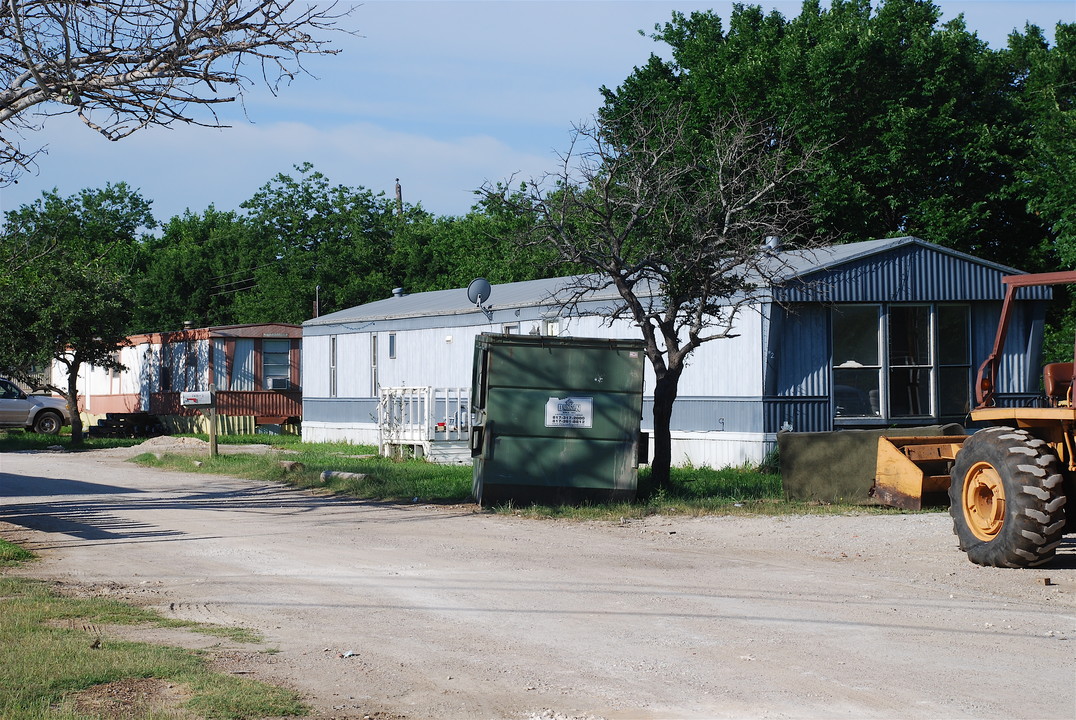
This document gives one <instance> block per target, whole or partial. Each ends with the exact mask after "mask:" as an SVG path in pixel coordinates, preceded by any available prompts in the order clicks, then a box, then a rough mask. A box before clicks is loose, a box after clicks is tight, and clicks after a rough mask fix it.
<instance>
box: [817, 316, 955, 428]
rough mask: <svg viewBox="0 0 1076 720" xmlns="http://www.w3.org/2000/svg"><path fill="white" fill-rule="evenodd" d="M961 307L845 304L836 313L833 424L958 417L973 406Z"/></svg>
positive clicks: (834, 317)
mask: <svg viewBox="0 0 1076 720" xmlns="http://www.w3.org/2000/svg"><path fill="white" fill-rule="evenodd" d="M968 317H969V312H968V307H967V306H966V305H936V304H915V305H913V304H908V305H850V306H845V307H842V308H839V309H835V310H834V311H833V324H832V328H833V400H834V414H835V415H836V416H837V417H838V418H887V419H888V418H892V419H897V418H929V417H940V416H950V417H952V416H959V415H963V414H964V413H966V412H967V411H968V409H969V407H970V393H971V361H970V356H971V351H970V342H969V333H968Z"/></svg>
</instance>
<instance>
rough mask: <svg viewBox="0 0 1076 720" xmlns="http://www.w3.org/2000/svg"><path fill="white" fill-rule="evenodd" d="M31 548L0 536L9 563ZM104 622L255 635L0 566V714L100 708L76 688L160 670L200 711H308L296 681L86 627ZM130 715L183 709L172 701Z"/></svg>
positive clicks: (217, 714)
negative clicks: (257, 677) (243, 671)
mask: <svg viewBox="0 0 1076 720" xmlns="http://www.w3.org/2000/svg"><path fill="white" fill-rule="evenodd" d="M29 557H31V554H30V553H28V552H27V551H26V550H24V549H22V548H19V547H18V546H17V545H13V544H12V543H9V542H6V541H4V540H0V565H3V566H11V565H13V564H15V563H17V562H23V561H25V560H27V559H28V558H29ZM101 625H147V626H154V627H185V628H188V629H191V630H196V631H203V632H204V631H207V630H208V631H210V634H224V635H227V636H228V637H231V638H232V639H236V638H239V639H247V640H257V636H256V635H254V634H253V633H251V632H250V631H248V630H244V631H243V632H241V633H238V634H236V633H233V632H231V629H230V628H218V629H217V631H214V630H213V629H212V628H210V626H202V625H198V624H196V623H188V622H182V621H171V620H167V619H165V618H161V617H160V616H158V615H156V614H154V613H152V612H149V611H147V610H143V609H141V608H138V607H135V606H132V605H126V604H124V603H120V602H116V601H114V600H109V599H104V598H71V597H65V596H63V595H60V594H59V593H57V592H56V591H54V590H53V589H52V588H51V587H49V585H48V584H46V583H43V582H40V581H36V580H28V579H25V578H17V577H12V576H9V575H2V574H0V717H2V718H4V719H5V720H75V719H76V718H80V719H84V718H87V717H93V716H92V715H86V714H84V713H80V712H78V711H77V710H76V708H75V698H76V695H77V693H79V692H80V691H83V690H89V689H91V688H94V687H95V686H100V685H104V684H106V683H114V682H120V681H124V680H128V679H131V678H156V679H159V680H162V681H166V682H167V683H170V684H173V685H175V686H179V687H182V688H184V690H185V692H184V695H185V696H186V698H187V699H185V701H184V702H183V709H185V710H188V711H190V712H191V713H194V714H196V715H197V716H199V717H205V718H233V719H236V720H240V719H245V718H250V719H253V718H264V717H284V716H295V715H302V714H304V713H306V712H307V708H306V707H305V706H303V704H302V703H301V702H300V700H299V698H298V696H297V695H296V694H295V693H294V692H292V691H290V690H285V689H282V688H277V687H273V686H271V685H266V684H265V683H260V682H256V681H253V680H251V679H249V678H241V677H235V676H232V675H224V674H221V673H215V672H212V671H211V670H210V668H209V664H208V657H207V655H206V654H205V653H202V652H198V651H192V650H184V649H181V648H176V647H169V646H164V645H153V644H150V643H142V642H131V641H126V640H116V639H110V638H108V637H102V636H100V635H98V634H97V633H95V632H93V631H92V630H90V629H88V628H93V627H94V626H101ZM219 630H224V631H226V632H223V633H222V632H218V631H219ZM130 717H153V718H156V717H160V718H165V717H169V718H173V717H176V715H175V713H174V712H171V713H170V712H168V711H167V709H165V710H162V711H161V712H159V713H157V714H147V715H141V714H140V715H131V716H130Z"/></svg>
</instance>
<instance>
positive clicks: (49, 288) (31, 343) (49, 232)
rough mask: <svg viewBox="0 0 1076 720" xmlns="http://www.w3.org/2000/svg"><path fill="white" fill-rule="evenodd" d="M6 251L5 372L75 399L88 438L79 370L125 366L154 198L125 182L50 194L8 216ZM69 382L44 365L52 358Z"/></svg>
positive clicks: (1, 304)
mask: <svg viewBox="0 0 1076 720" xmlns="http://www.w3.org/2000/svg"><path fill="white" fill-rule="evenodd" d="M5 219H6V224H5V228H4V231H3V233H2V234H0V257H3V258H5V259H9V260H12V262H10V263H7V264H5V265H4V267H2V268H0V315H2V316H3V317H4V318H5V332H4V333H2V334H0V336H2V338H3V340H2V341H0V372H3V373H5V374H8V375H11V376H13V377H16V378H18V379H21V380H23V381H24V382H27V383H28V384H30V385H31V386H33V387H34V388H35V389H48V390H51V391H53V392H55V393H57V394H59V395H62V396H63V397H64V398H66V400H67V406H68V409H69V410H70V412H71V418H72V427H71V438H72V441H73V442H75V443H78V442H81V441H82V420H81V417H80V416H79V413H78V386H77V382H78V375H79V371H80V369H81V368H82V367H83V366H84V365H86V364H93V365H97V366H98V367H107V368H120V367H121V366H120V365H119V363H118V362H117V360H116V351H117V349H119V348H120V347H121V346H122V345H123V344H124V342H125V339H126V335H127V329H128V326H129V323H130V319H131V312H132V306H131V289H130V273H131V271H132V268H133V267H134V265H135V263H136V261H137V257H138V254H139V252H140V246H139V240H140V233H141V231H142V229H143V228H151V227H152V226H153V224H154V221H153V216H152V214H151V212H150V203H149V202H148V201H147V200H145V199H143V198H142V197H141V196H140V195H139V194H138V193H137V192H135V191H133V190H131V189H130V188H128V187H127V186H126V185H125V184H123V183H119V184H117V185H108V186H106V187H105V188H103V189H99V190H83V191H82V192H81V193H79V194H78V195H74V196H71V197H68V198H62V197H60V196H59V195H57V194H56V193H55V192H51V193H45V194H43V196H42V197H41V198H40V199H39V200H37V201H36V202H34V203H33V204H31V205H24V206H22V207H20V208H18V209H17V210H13V211H11V212H9V213H7V214H6V216H5ZM54 361H55V362H56V363H58V364H59V365H60V366H62V367H63V368H64V371H65V372H66V375H67V378H66V382H65V383H63V384H62V385H61V384H54V383H53V382H52V378H51V377H50V376H49V375H48V374H47V372H46V374H45V375H44V376H42V374H41V370H42V369H43V368H48V367H49V366H50V364H51V363H52V362H54Z"/></svg>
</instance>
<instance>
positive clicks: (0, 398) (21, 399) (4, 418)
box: [0, 379, 71, 435]
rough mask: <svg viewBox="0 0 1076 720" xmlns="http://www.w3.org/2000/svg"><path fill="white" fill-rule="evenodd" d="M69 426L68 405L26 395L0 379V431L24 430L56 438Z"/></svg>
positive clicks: (64, 402)
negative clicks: (4, 429) (0, 429)
mask: <svg viewBox="0 0 1076 720" xmlns="http://www.w3.org/2000/svg"><path fill="white" fill-rule="evenodd" d="M70 424H71V415H70V413H68V412H67V401H66V400H64V399H63V398H58V397H52V396H49V395H27V394H26V393H24V392H23V391H22V390H20V389H19V387H18V386H17V385H15V383H13V382H11V381H10V380H3V379H0V428H25V429H27V430H29V431H31V432H36V433H42V434H44V435H55V434H56V433H58V432H60V428H62V427H63V426H64V425H70Z"/></svg>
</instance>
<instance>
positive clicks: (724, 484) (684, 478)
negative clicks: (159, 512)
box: [0, 431, 944, 520]
mask: <svg viewBox="0 0 1076 720" xmlns="http://www.w3.org/2000/svg"><path fill="white" fill-rule="evenodd" d="M14 435H15V436H16V437H12V438H8V439H5V437H4V433H0V452H3V451H4V450H8V449H35V448H34V447H32V446H31V447H28V448H27V447H24V446H20V445H19V444H18V443H19V440H18V439H17V437H18V436H20V435H21V436H22V437H23V438H24V440H23V442H33V443H40V442H42V441H41V440H38V439H40V438H45V439H46V442H44V444H42V445H41V447H42V448H43V447H47V446H48V445H49V444H57V438H56V436H40V435H36V436H35V435H33V434H32V433H21V432H18V431H16V432H15V433H14ZM182 437H197V438H200V439H202V440H207V439H208V436H207V435H205V434H200V435H199V434H193V435H186V436H182ZM217 441H218V444H219V445H221V446H225V445H267V446H269V447H270V448H272V449H273V450H274V451H275V452H270V453H267V454H264V455H263V454H247V453H240V454H227V453H221V454H219V455H218V456H217V457H216V458H210V457H208V454H205V455H191V454H187V453H182V454H181V453H167V452H164V453H144V454H142V455H139V456H137V457H135V458H133V461H134V462H137V463H140V464H142V465H146V466H150V467H162V468H168V469H174V470H182V471H187V472H201V473H212V474H222V475H232V476H235V477H242V478H247V479H251V480H259V481H263V482H279V483H285V484H288V485H292V486H294V487H298V488H304V489H316V490H317V491H319V492H326V493H332V494H338V495H343V496H347V497H353V498H356V499H360V500H372V501H379V502H403V503H411V502H423V503H431V504H461V503H469V502H471V501H472V497H471V472H472V471H471V467H470V466H468V465H462V466H461V465H437V464H435V463H430V462H426V461H423V460H414V459H408V460H394V459H390V458H382V457H379V456H378V455H377V449H376V448H374V447H371V446H365V445H350V444H347V443H307V442H303V440H302V438H301V437H299V436H298V435H261V434H257V435H224V436H220V437H219V438H218V439H217ZM5 442H6V444H5ZM140 442H141V440H107V439H97V438H94V439H92V440H87V441H86V444H85V445H84V446H83V447H84V448H86V449H96V448H102V447H116V446H130V445H134V444H138V443H140ZM99 443H100V444H99ZM104 443H112V444H104ZM61 444H62V443H61ZM286 460H287V461H293V462H296V463H299V464H300V465H301V466H302V469H301V470H298V471H288V470H286V469H285V468H283V467H282V466H281V464H280V463H281V461H286ZM768 469H770V468H767V470H768ZM326 470H328V471H336V472H344V473H352V474H355V475H361V476H362V477H350V478H348V477H344V478H340V477H333V478H331V479H329V480H328V481H327V482H322V481H321V474H322V473H323V472H324V471H326ZM486 510H487V511H489V512H499V513H511V514H515V515H524V516H528V517H536V518H538V517H549V518H562V519H572V518H574V519H578V520H618V519H620V518H623V517H629V518H639V517H646V516H648V515H688V516H698V515H837V514H844V513H857V514H862V513H871V514H900V513H905V512H908V511H906V510H900V509H896V508H889V507H884V506H878V505H869V504H850V503H823V502H816V501H807V502H805V501H790V500H786V499H785V495H784V490H783V488H782V486H781V476H780V474H779V473H777V472H768V471H764V470H762V469H759V468H755V467H750V466H743V467H729V468H723V469H713V468H708V467H677V468H673V469H672V471H671V482H670V484H669V487H667V488H662V489H655V488H653V487H651V483H650V469H649V468H646V467H644V468H640V470H639V492H638V497H637V499H636V501H635V502H633V503H615V504H613V503H606V504H583V505H512V504H506V505H502V506H497V507H492V508H486ZM942 510H944V508H941V509H940V510H939V509H937V508H931V509H927V510H923V511H921V512H938V511H942Z"/></svg>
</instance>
